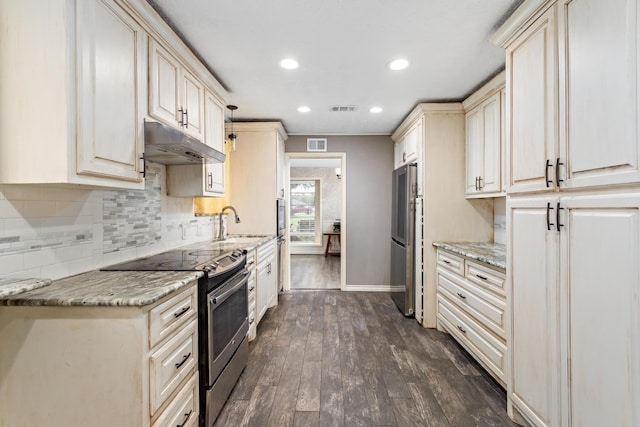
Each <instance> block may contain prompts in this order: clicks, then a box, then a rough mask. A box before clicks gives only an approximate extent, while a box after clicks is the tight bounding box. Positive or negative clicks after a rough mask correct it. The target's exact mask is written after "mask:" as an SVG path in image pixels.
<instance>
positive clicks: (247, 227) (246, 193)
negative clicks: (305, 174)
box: [227, 122, 288, 286]
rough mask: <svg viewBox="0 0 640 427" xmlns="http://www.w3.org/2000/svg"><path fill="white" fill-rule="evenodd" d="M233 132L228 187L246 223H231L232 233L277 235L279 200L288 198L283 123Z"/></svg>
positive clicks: (241, 126) (241, 125)
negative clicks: (286, 194) (235, 136)
mask: <svg viewBox="0 0 640 427" xmlns="http://www.w3.org/2000/svg"><path fill="white" fill-rule="evenodd" d="M230 130H231V126H230V124H227V131H230ZM233 133H235V134H236V135H237V141H236V149H235V151H231V150H230V151H229V152H228V157H229V158H230V159H231V165H232V167H231V177H230V179H229V182H228V183H227V188H228V189H229V194H230V196H231V197H230V204H231V205H233V206H234V207H235V208H236V209H237V211H238V215H239V216H240V217H241V218H242V222H241V223H239V224H236V223H234V222H233V221H231V222H230V223H229V224H228V226H229V232H230V233H232V234H277V230H276V227H277V224H276V199H277V198H283V196H285V194H284V186H285V174H286V171H285V170H284V163H285V154H284V151H285V150H284V141H285V140H286V139H287V137H288V136H287V133H286V131H285V129H284V127H283V126H282V124H281V123H280V122H236V123H234V124H233ZM258 262H259V261H258ZM258 280H259V279H258ZM258 286H259V285H258Z"/></svg>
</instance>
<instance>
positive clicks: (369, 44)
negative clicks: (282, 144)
mask: <svg viewBox="0 0 640 427" xmlns="http://www.w3.org/2000/svg"><path fill="white" fill-rule="evenodd" d="M148 1H149V3H151V4H152V5H153V6H154V7H155V8H156V10H158V11H159V12H160V14H161V15H163V17H164V18H165V20H167V22H169V23H170V25H171V26H172V27H173V28H174V30H176V32H178V34H180V35H181V36H182V38H183V39H184V40H185V42H186V43H187V44H188V45H190V46H191V47H192V48H193V49H194V50H195V51H196V54H197V55H199V56H200V57H201V58H202V59H203V60H204V62H205V63H206V65H207V66H208V67H209V68H210V70H211V71H212V72H213V73H214V75H215V76H216V77H217V78H218V80H219V81H220V83H221V84H222V85H223V86H225V87H226V88H227V89H228V91H229V93H230V94H231V96H232V103H233V104H235V105H237V106H238V110H237V111H236V112H235V113H234V120H238V119H241V120H265V119H268V120H280V121H282V123H283V125H284V126H285V128H286V130H287V132H288V133H289V134H306V135H310V134H320V135H330V134H391V133H392V132H393V130H394V129H395V128H396V127H397V126H398V124H399V123H400V122H401V121H402V120H403V118H404V117H406V115H407V114H408V113H409V112H410V111H411V109H412V108H413V107H414V106H415V105H416V104H417V103H419V102H428V101H445V100H462V99H464V98H465V97H466V96H468V95H469V94H470V93H471V92H472V91H473V90H474V89H475V88H477V87H478V85H479V84H481V83H483V82H484V81H486V80H487V79H489V78H490V77H492V76H493V75H494V74H495V73H496V72H498V71H499V70H500V69H502V68H503V67H504V58H505V55H504V51H503V50H502V49H500V48H498V47H496V46H493V45H492V44H491V43H490V42H489V37H490V36H491V34H492V33H493V32H494V31H495V29H496V27H497V26H498V25H499V23H501V22H502V21H503V20H504V19H505V18H506V16H508V14H510V12H511V11H512V10H513V9H514V8H515V7H516V6H517V5H519V4H520V3H521V2H522V0H315V1H312V0H271V1H260V0H253V1H252V0H226V1H222V0H217V1H212V0H181V1H175V0H148ZM285 57H292V58H295V59H296V60H297V61H298V62H299V63H300V67H299V68H298V69H296V70H285V69H283V68H281V67H280V66H279V65H278V64H279V62H280V60H281V59H283V58H285ZM398 57H403V58H406V59H408V60H409V62H410V65H409V67H408V68H407V69H405V70H403V71H391V70H389V69H388V68H387V67H386V64H387V63H388V62H389V61H390V60H392V59H395V58H398ZM301 105H306V106H308V107H310V108H311V112H309V113H304V114H303V113H299V112H298V111H297V110H296V109H297V107H299V106H301ZM333 105H357V106H358V109H357V111H355V112H341V113H336V112H331V111H330V108H331V106H333ZM374 105H376V106H380V107H382V108H383V112H382V113H379V114H372V113H370V112H369V108H370V107H372V106H374Z"/></svg>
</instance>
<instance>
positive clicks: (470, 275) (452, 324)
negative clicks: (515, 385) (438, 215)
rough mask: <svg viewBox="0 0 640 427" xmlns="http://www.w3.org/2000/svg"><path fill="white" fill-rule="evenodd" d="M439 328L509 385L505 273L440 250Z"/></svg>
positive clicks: (438, 270) (501, 381)
mask: <svg viewBox="0 0 640 427" xmlns="http://www.w3.org/2000/svg"><path fill="white" fill-rule="evenodd" d="M436 259H437V264H438V267H437V282H438V295H437V299H438V316H437V317H438V326H439V328H440V329H444V330H446V331H447V332H449V333H450V334H451V335H452V336H453V337H454V338H455V339H456V340H457V341H458V342H459V343H460V344H461V345H462V346H463V347H464V348H466V349H467V351H469V352H470V353H471V354H472V355H473V357H474V358H475V359H476V360H477V361H478V362H479V363H480V364H481V365H482V366H484V367H485V369H487V371H488V372H489V373H490V374H491V375H492V376H493V377H494V378H495V379H496V380H497V381H498V382H499V383H500V384H502V385H503V386H504V385H505V384H506V381H505V371H506V353H507V338H506V332H505V327H506V315H505V312H506V297H505V289H504V282H505V274H504V270H497V269H496V268H494V267H491V266H489V265H486V264H484V263H480V262H476V261H473V260H470V259H465V258H464V257H461V256H459V255H457V254H453V253H450V252H447V251H445V250H443V249H440V248H439V249H438V250H437V252H436Z"/></svg>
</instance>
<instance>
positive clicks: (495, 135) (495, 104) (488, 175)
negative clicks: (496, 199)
mask: <svg viewBox="0 0 640 427" xmlns="http://www.w3.org/2000/svg"><path fill="white" fill-rule="evenodd" d="M481 107H482V153H481V154H482V158H481V162H482V168H481V169H480V191H481V192H482V193H497V192H499V191H500V169H501V168H500V145H501V144H500V142H501V141H500V139H501V138H500V136H501V135H500V133H501V131H500V93H496V94H495V95H493V96H492V97H491V98H489V99H487V100H486V101H485V102H483V103H482V106H481Z"/></svg>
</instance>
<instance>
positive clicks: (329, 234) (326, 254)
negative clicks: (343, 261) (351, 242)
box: [322, 233, 342, 258]
mask: <svg viewBox="0 0 640 427" xmlns="http://www.w3.org/2000/svg"><path fill="white" fill-rule="evenodd" d="M322 234H323V235H324V236H327V246H326V247H325V248H324V257H325V258H326V257H327V256H328V255H329V248H330V247H331V238H332V237H333V236H338V244H341V243H342V242H340V233H322ZM331 253H332V254H337V255H339V254H340V251H338V252H331Z"/></svg>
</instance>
